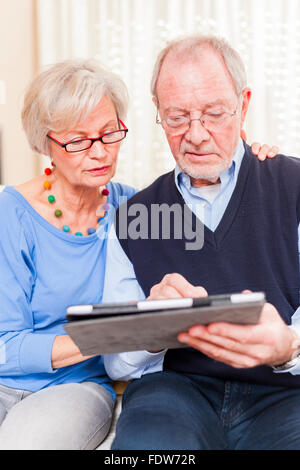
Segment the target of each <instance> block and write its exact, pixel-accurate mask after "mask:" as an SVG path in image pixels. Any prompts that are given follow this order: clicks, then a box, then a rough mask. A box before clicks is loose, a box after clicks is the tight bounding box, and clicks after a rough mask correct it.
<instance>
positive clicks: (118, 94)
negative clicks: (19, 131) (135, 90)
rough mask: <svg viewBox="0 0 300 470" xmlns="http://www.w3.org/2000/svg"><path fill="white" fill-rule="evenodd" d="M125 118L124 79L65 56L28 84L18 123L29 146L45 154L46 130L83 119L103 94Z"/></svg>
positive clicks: (60, 128) (64, 127) (91, 63)
mask: <svg viewBox="0 0 300 470" xmlns="http://www.w3.org/2000/svg"><path fill="white" fill-rule="evenodd" d="M104 95H105V96H107V97H108V98H110V99H111V100H112V102H113V104H114V106H115V109H116V114H117V115H118V117H119V118H120V119H121V120H124V119H125V116H126V113H127V105H128V92H127V88H126V86H125V84H124V82H123V81H122V80H121V79H120V78H119V77H118V76H117V75H115V74H114V73H112V72H111V71H110V70H107V69H105V68H104V67H102V66H101V65H100V64H99V63H98V62H96V61H94V60H81V59H74V60H66V61H63V62H59V63H56V64H54V65H52V66H50V67H49V68H48V69H47V70H45V71H44V72H42V73H40V74H39V75H38V76H37V77H36V78H35V79H34V80H33V81H32V83H31V84H30V85H29V88H28V90H27V92H26V95H25V98H24V106H23V110H22V123H23V127H24V130H25V132H26V135H27V138H28V141H29V143H30V146H31V147H32V149H33V150H35V151H37V152H39V153H43V154H46V155H47V154H49V145H48V139H47V134H48V133H49V132H50V131H54V132H62V131H65V130H69V129H72V127H74V126H75V125H76V124H77V123H78V122H79V121H81V120H84V119H86V118H87V117H88V116H89V115H90V114H91V113H92V112H93V110H94V109H95V108H96V107H97V105H98V104H99V102H100V101H101V99H102V97H103V96H104Z"/></svg>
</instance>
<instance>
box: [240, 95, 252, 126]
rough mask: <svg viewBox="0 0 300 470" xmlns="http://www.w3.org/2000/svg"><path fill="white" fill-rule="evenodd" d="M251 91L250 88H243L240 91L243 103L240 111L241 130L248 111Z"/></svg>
mask: <svg viewBox="0 0 300 470" xmlns="http://www.w3.org/2000/svg"><path fill="white" fill-rule="evenodd" d="M251 95H252V91H251V89H250V88H244V90H243V91H242V96H243V103H242V110H241V128H242V127H243V124H244V121H245V118H246V114H247V111H248V107H249V103H250V99H251Z"/></svg>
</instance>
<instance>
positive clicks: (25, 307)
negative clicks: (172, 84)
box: [0, 61, 266, 449]
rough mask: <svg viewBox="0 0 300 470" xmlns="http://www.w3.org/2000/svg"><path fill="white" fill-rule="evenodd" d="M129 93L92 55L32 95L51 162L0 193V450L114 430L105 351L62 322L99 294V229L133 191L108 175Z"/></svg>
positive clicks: (27, 120) (32, 116)
mask: <svg viewBox="0 0 300 470" xmlns="http://www.w3.org/2000/svg"><path fill="white" fill-rule="evenodd" d="M126 103H127V91H126V88H125V86H124V84H123V82H122V81H121V80H120V79H119V78H118V77H116V76H115V75H114V74H112V73H111V72H109V71H106V70H104V69H103V68H100V67H99V66H98V65H96V64H95V63H94V62H91V61H66V62H62V63H59V64H57V65H54V66H52V67H51V68H50V69H49V70H47V71H46V72H43V73H42V74H41V75H39V76H38V77H37V78H36V79H35V80H34V81H33V83H32V84H31V86H30V88H29V90H28V92H27V94H26V97H25V104H24V109H23V113H22V118H23V126H24V129H25V131H26V133H27V136H28V139H29V142H30V144H31V147H32V148H33V149H34V150H35V151H37V152H38V153H42V154H45V155H49V156H50V158H51V165H50V167H51V168H47V169H46V170H45V174H44V175H41V176H38V177H37V178H34V179H33V180H31V181H28V182H26V183H24V184H21V185H19V186H17V187H6V188H5V189H4V191H3V192H2V193H1V195H0V274H1V282H0V305H1V309H2V313H1V316H0V449H94V448H96V447H97V446H98V445H99V444H100V443H101V441H102V440H103V439H104V437H105V436H106V434H107V432H108V430H109V427H110V423H111V417H112V412H113V406H114V391H113V388H112V385H111V382H110V380H109V379H108V377H107V375H106V374H105V370H104V367H103V363H102V360H101V358H100V357H84V356H82V355H81V353H80V351H79V350H78V348H77V347H76V345H75V344H74V343H73V341H72V340H71V338H70V337H69V336H68V335H66V334H65V331H64V329H63V324H64V322H65V312H66V308H67V307H68V306H69V305H72V304H75V303H76V304H86V303H89V304H90V303H100V302H101V300H102V289H103V281H104V269H105V254H106V241H107V240H106V238H105V236H102V235H103V232H101V231H103V230H107V229H108V226H107V225H108V224H109V220H110V218H109V214H108V212H109V207H111V208H112V207H114V208H117V206H118V199H119V197H120V196H123V197H124V196H125V197H131V196H132V195H133V194H134V192H135V191H134V189H132V188H130V187H128V186H125V185H121V184H117V183H112V182H111V178H112V177H113V176H114V174H115V170H116V163H117V157H118V152H119V149H120V144H121V141H122V140H123V139H124V138H125V137H126V132H127V129H126V126H125V124H124V118H125V115H126ZM265 150H266V149H265V148H264V149H263V153H265Z"/></svg>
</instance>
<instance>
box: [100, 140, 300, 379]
mask: <svg viewBox="0 0 300 470" xmlns="http://www.w3.org/2000/svg"><path fill="white" fill-rule="evenodd" d="M244 153H245V150H244V146H243V142H242V140H241V139H240V140H239V143H238V146H237V149H236V151H235V153H234V156H233V159H232V164H231V166H230V167H229V168H228V169H227V170H225V171H223V172H222V174H221V175H220V184H219V185H218V186H217V188H216V190H215V189H214V188H213V190H214V194H213V197H212V198H211V197H210V195H209V192H210V189H211V188H212V187H211V186H204V187H201V188H200V189H199V188H195V187H193V186H192V185H191V180H190V177H189V176H188V175H186V174H185V173H184V172H182V171H181V169H180V168H179V167H178V166H176V168H175V184H176V186H177V188H178V190H179V192H180V193H181V195H182V197H183V199H184V201H185V203H186V204H187V205H188V206H189V207H190V209H191V210H192V211H193V212H194V213H195V214H196V215H197V217H198V218H199V219H200V220H201V221H202V222H203V223H204V224H205V225H206V226H207V227H208V228H209V229H210V230H212V231H214V230H215V229H216V228H217V226H218V225H219V223H220V221H221V220H222V217H223V215H224V212H225V210H226V208H227V205H228V203H229V201H230V198H231V196H232V193H233V191H234V189H235V186H236V182H237V179H238V175H239V170H240V166H241V163H242V160H243V156H244ZM298 233H299V247H300V226H299V230H298ZM299 252H300V248H299ZM106 261H107V262H106V275H105V284H104V291H103V302H104V303H105V302H127V301H130V300H136V301H139V300H144V299H145V295H144V292H143V290H142V288H141V287H140V285H139V283H138V281H137V279H136V276H135V272H134V268H133V265H132V263H131V262H130V260H129V259H128V257H127V255H126V254H125V252H124V251H123V249H122V247H121V245H120V243H119V240H118V238H117V236H116V234H115V230H114V227H112V228H111V232H110V234H109V242H108V247H107V260H106ZM299 262H300V254H299ZM291 327H292V328H293V329H294V330H295V331H296V332H297V334H298V335H299V337H300V307H299V308H298V309H297V310H296V312H295V313H294V315H293V317H292V325H291ZM165 352H166V351H162V352H160V353H157V354H151V353H149V352H147V351H134V352H125V353H120V354H108V355H105V356H104V357H103V359H104V365H105V368H106V371H107V373H108V375H109V376H110V377H111V378H112V379H114V380H130V379H134V378H139V377H141V376H142V375H143V374H147V373H153V372H158V371H161V370H162V368H163V360H164V355H165ZM299 362H300V361H299ZM289 372H291V373H292V374H299V373H300V364H299V365H297V366H294V367H293V368H292V369H289ZM280 373H284V372H280Z"/></svg>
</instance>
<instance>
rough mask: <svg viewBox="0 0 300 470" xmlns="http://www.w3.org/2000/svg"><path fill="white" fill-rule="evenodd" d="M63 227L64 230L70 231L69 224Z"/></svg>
mask: <svg viewBox="0 0 300 470" xmlns="http://www.w3.org/2000/svg"><path fill="white" fill-rule="evenodd" d="M62 229H63V231H64V232H70V227H69V225H63V228H62Z"/></svg>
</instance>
